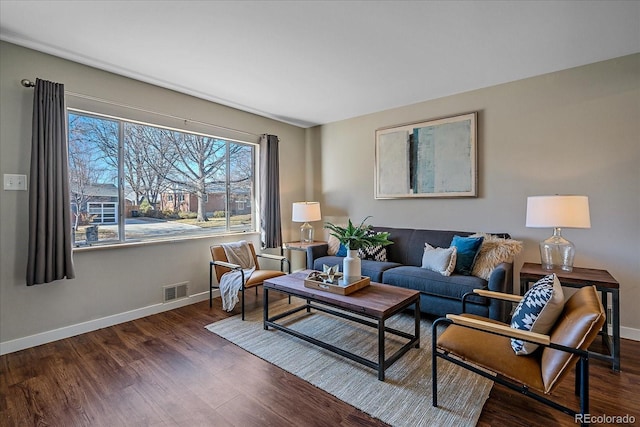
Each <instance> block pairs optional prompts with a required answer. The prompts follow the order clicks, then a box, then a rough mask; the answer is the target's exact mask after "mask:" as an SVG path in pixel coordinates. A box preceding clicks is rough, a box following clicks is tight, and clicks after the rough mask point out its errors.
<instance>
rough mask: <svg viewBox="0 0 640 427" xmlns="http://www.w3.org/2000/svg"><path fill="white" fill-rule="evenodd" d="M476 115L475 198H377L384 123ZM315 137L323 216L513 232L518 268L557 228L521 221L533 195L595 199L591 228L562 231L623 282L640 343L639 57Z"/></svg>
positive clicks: (580, 261) (629, 331) (373, 118)
mask: <svg viewBox="0 0 640 427" xmlns="http://www.w3.org/2000/svg"><path fill="white" fill-rule="evenodd" d="M425 84H429V82H428V81H425ZM472 111H477V112H478V117H479V123H478V141H479V146H478V147H479V161H478V166H479V197H477V198H466V199H414V200H375V199H374V192H373V190H374V187H373V182H374V168H373V165H374V149H375V147H374V144H375V130H376V129H377V128H383V127H387V126H392V125H397V124H402V123H408V122H416V121H423V120H426V119H432V118H439V117H445V116H450V115H458V114H462V113H467V112H472ZM309 135H310V139H311V140H312V141H314V142H315V144H312V148H313V149H314V150H315V152H314V154H313V156H311V158H313V159H314V171H315V173H316V177H317V179H319V180H320V184H319V185H316V192H315V198H316V199H318V200H319V201H320V202H321V203H322V211H323V215H325V217H332V218H333V217H336V218H340V217H344V216H347V215H348V216H350V217H352V218H354V219H356V220H361V219H362V218H364V217H365V216H367V215H372V216H373V218H372V219H371V220H370V223H371V224H374V225H386V226H396V227H416V228H428V229H450V230H463V231H467V230H468V231H486V232H502V231H504V232H508V233H510V234H511V235H512V236H514V237H515V238H517V239H521V240H523V241H524V243H525V250H524V252H523V254H522V255H520V256H519V258H518V260H517V265H516V267H517V268H518V269H519V267H520V266H521V265H522V263H523V262H525V261H527V262H539V260H540V256H539V252H538V247H537V242H538V241H540V240H543V239H545V238H546V237H548V236H550V235H551V231H552V230H547V229H529V228H525V226H524V223H525V210H526V200H527V196H531V195H544V194H585V195H587V196H589V202H590V210H591V222H592V226H591V229H567V230H565V232H564V235H565V236H566V237H567V238H568V239H569V240H571V241H573V242H574V243H575V245H576V247H577V255H576V261H575V265H576V266H581V267H592V268H603V269H607V270H609V272H611V274H612V275H613V276H614V277H615V278H616V279H617V280H618V281H619V282H620V284H621V299H622V310H621V313H622V326H623V331H622V332H623V336H629V337H631V336H633V337H635V339H640V312H639V311H638V310H637V306H638V303H639V302H640V251H639V250H638V242H640V55H633V56H627V57H622V58H618V59H614V60H610V61H606V62H601V63H596V64H592V65H588V66H584V67H579V68H575V69H570V70H566V71H561V72H557V73H552V74H548V75H543V76H539V77H535V78H530V79H526V80H521V81H517V82H513V83H509V84H503V85H499V86H495V87H490V88H486V89H481V90H476V91H472V92H468V93H463V94H459V95H455V96H450V97H446V98H442V99H438V100H434V101H428V102H423V103H419V104H415V105H411V106H407V107H402V108H396V109H393V110H388V111H383V112H379V113H375V114H370V115H366V116H362V117H357V118H353V119H350V120H344V121H340V122H336V123H331V124H328V125H324V126H320V127H316V128H314V129H310V130H309V131H308V137H309ZM516 277H517V276H516Z"/></svg>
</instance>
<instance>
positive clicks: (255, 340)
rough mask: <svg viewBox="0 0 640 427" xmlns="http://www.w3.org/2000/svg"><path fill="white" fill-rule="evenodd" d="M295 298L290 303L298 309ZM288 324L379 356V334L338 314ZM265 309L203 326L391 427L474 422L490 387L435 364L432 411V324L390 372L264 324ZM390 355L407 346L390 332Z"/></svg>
mask: <svg viewBox="0 0 640 427" xmlns="http://www.w3.org/2000/svg"><path fill="white" fill-rule="evenodd" d="M300 303H301V302H300V301H299V300H298V301H296V299H293V300H292V304H300ZM290 308H291V305H289V304H288V303H287V301H286V300H282V301H277V302H275V303H272V304H271V305H270V306H269V315H272V314H276V313H278V312H282V311H284V310H286V309H290ZM287 319H290V320H287V321H286V322H284V321H282V320H280V321H279V322H278V323H285V324H286V325H287V326H288V327H290V328H293V329H295V330H298V331H301V332H303V333H305V334H308V335H311V336H313V337H315V338H318V339H320V340H322V341H326V342H330V343H332V344H334V345H338V346H342V347H344V348H346V349H347V350H349V351H352V352H354V353H356V354H359V355H361V356H364V357H367V358H369V359H371V360H376V359H377V331H376V329H374V328H370V327H367V326H363V325H360V324H358V323H356V322H349V321H345V320H344V319H341V318H339V317H336V316H331V315H327V314H324V313H321V312H317V311H312V312H311V314H308V313H306V312H305V311H303V312H301V313H298V314H296V315H294V316H291V317H290V318H287ZM262 320H263V319H262V309H259V310H255V311H253V312H250V313H247V315H246V320H245V321H244V322H243V321H242V320H241V319H240V316H239V315H238V316H234V317H230V318H228V319H225V320H221V321H219V322H216V323H212V324H210V325H208V326H206V328H207V329H208V330H209V331H211V332H213V333H215V334H217V335H219V336H221V337H223V338H225V339H227V340H229V341H230V342H232V343H234V344H236V345H238V346H239V347H241V348H243V349H245V350H247V351H249V352H250V353H252V354H254V355H256V356H258V357H260V358H262V359H264V360H266V361H268V362H270V363H272V364H274V365H276V366H279V367H280V368H282V369H284V370H286V371H288V372H290V373H292V374H294V375H296V376H298V377H300V378H302V379H303V380H305V381H308V382H310V383H311V384H313V385H315V386H317V387H319V388H320V389H322V390H325V391H327V392H328V393H330V394H332V395H334V396H336V397H337V398H339V399H340V400H342V401H344V402H347V403H349V404H351V405H353V406H355V407H356V408H358V409H360V410H362V411H363V412H366V413H367V414H369V415H371V416H373V417H375V418H378V419H380V420H382V421H384V422H386V423H388V424H391V425H392V426H442V425H465V426H472V425H476V423H477V421H478V418H479V417H480V413H481V411H482V407H483V405H484V402H485V401H486V399H487V398H488V397H489V392H490V391H491V386H492V384H493V383H492V382H491V381H489V380H487V379H486V378H483V377H481V376H479V375H476V374H472V373H470V372H469V371H467V370H465V369H462V368H460V367H458V366H456V365H454V364H453V363H450V362H447V361H444V360H441V359H440V360H438V405H439V406H438V407H437V408H434V407H432V406H431V322H430V321H429V320H426V319H423V320H422V322H421V326H420V332H421V334H420V348H419V349H411V350H409V352H408V353H406V354H405V355H403V356H402V357H401V358H400V359H399V360H398V361H396V362H395V363H394V364H393V365H392V366H391V367H389V368H388V369H387V370H386V372H385V381H384V382H383V381H378V375H377V372H376V371H375V370H374V369H371V368H368V367H366V366H364V365H361V364H359V363H356V362H353V361H351V360H349V359H347V358H345V357H342V356H339V355H337V354H334V353H332V352H329V351H327V350H324V349H322V348H320V347H317V346H314V345H312V344H309V343H307V342H306V341H303V340H301V339H298V338H296V337H293V336H291V335H289V334H287V333H285V332H282V331H278V330H274V329H269V330H268V331H265V330H264V328H263V324H262ZM413 321H414V320H413V315H408V314H400V315H397V316H394V317H393V318H392V319H390V320H388V321H387V323H386V324H387V326H391V327H393V328H396V329H399V330H403V331H407V332H413ZM386 341H387V343H386V345H385V352H386V354H387V355H389V354H392V352H393V351H394V348H398V346H399V345H401V344H402V343H401V342H400V341H399V339H398V338H396V337H395V336H393V335H387V338H386Z"/></svg>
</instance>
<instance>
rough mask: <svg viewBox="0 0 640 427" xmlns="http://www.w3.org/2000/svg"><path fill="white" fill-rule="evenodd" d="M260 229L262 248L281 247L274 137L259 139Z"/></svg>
mask: <svg viewBox="0 0 640 427" xmlns="http://www.w3.org/2000/svg"><path fill="white" fill-rule="evenodd" d="M260 229H261V230H260V231H261V233H262V247H263V248H279V247H281V246H282V225H281V224H280V166H279V161H278V137H277V136H275V135H266V134H265V135H262V137H261V138H260Z"/></svg>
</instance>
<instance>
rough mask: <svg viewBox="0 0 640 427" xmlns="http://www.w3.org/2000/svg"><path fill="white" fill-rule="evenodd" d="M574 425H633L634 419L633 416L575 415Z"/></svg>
mask: <svg viewBox="0 0 640 427" xmlns="http://www.w3.org/2000/svg"><path fill="white" fill-rule="evenodd" d="M574 421H575V422H576V423H588V424H590V423H594V424H635V422H636V417H634V416H633V415H629V414H625V415H607V414H602V415H592V414H584V415H582V414H576V415H575V417H574Z"/></svg>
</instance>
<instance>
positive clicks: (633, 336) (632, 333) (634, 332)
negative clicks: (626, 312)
mask: <svg viewBox="0 0 640 427" xmlns="http://www.w3.org/2000/svg"><path fill="white" fill-rule="evenodd" d="M620 337H621V338H626V339H628V340H634V341H640V329H635V328H627V327H626V326H620Z"/></svg>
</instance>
